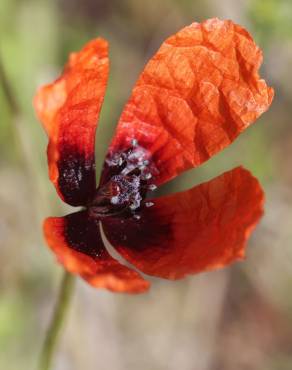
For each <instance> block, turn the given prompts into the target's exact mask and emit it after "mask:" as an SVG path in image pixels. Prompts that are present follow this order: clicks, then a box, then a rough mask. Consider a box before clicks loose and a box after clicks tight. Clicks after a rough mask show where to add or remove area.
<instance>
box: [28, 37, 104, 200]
mask: <svg viewBox="0 0 292 370" xmlns="http://www.w3.org/2000/svg"><path fill="white" fill-rule="evenodd" d="M108 72H109V59H108V44H107V42H106V41H105V40H103V39H96V40H93V41H91V42H89V43H88V44H87V45H85V47H84V48H83V49H82V50H81V51H80V52H78V53H72V54H71V55H70V58H69V61H68V64H67V65H66V67H65V70H64V72H63V74H62V75H61V77H60V78H58V79H57V80H56V81H55V82H53V83H52V84H49V85H46V86H43V87H42V88H40V90H39V91H38V93H37V95H36V97H35V100H34V106H35V109H36V112H37V114H38V117H39V119H40V121H41V122H42V124H43V126H44V128H45V130H46V132H47V134H48V137H49V145H48V151H47V152H48V163H49V175H50V179H51V181H52V182H53V183H54V185H55V187H56V189H57V191H58V193H59V195H60V197H61V198H62V199H63V200H64V201H65V202H67V203H69V204H71V205H73V206H78V205H85V204H86V203H87V201H88V199H90V198H91V197H92V195H93V193H94V190H95V187H96V186H95V185H96V184H95V158H94V143H95V130H96V126H97V121H98V116H99V112H100V109H101V105H102V102H103V98H104V95H105V89H106V84H107V79H108Z"/></svg>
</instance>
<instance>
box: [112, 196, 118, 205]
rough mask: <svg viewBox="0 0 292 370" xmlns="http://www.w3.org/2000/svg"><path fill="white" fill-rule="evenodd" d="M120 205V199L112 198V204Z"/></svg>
mask: <svg viewBox="0 0 292 370" xmlns="http://www.w3.org/2000/svg"><path fill="white" fill-rule="evenodd" d="M118 203H119V197H117V196H115V197H111V204H118Z"/></svg>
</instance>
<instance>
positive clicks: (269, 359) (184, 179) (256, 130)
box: [0, 0, 292, 370]
mask: <svg viewBox="0 0 292 370" xmlns="http://www.w3.org/2000/svg"><path fill="white" fill-rule="evenodd" d="M213 16H218V17H220V18H231V19H232V20H234V21H236V22H238V23H240V24H241V25H243V26H245V27H246V28H247V29H248V30H249V31H250V32H251V33H252V34H253V36H254V38H255V40H256V42H257V43H258V44H259V45H260V46H261V47H262V48H263V49H264V56H265V62H264V65H263V67H262V70H261V74H262V75H263V77H264V78H265V79H266V80H267V81H268V82H269V83H270V84H271V85H272V86H273V87H274V88H275V90H276V97H275V100H274V102H273V104H272V107H271V109H270V110H269V112H268V113H266V114H264V115H263V117H262V118H261V119H260V120H258V122H257V124H255V125H254V126H253V127H251V128H250V129H248V130H247V132H245V133H244V134H242V135H241V136H240V138H239V139H238V140H237V141H236V142H235V143H234V144H233V145H232V146H231V147H230V148H228V149H227V150H225V151H223V152H222V153H220V154H219V155H217V156H216V157H215V158H213V159H212V160H210V161H209V162H208V163H206V164H205V165H204V166H202V167H201V168H200V169H196V170H194V171H190V172H188V173H186V174H184V175H183V176H181V177H180V178H179V179H178V180H176V181H174V182H172V183H171V184H170V185H169V186H168V189H167V190H168V191H177V190H181V189H186V188H189V187H191V186H193V185H194V184H195V183H198V182H200V181H203V180H204V179H208V178H211V177H214V176H216V175H217V174H220V173H222V172H223V171H226V170H228V169H231V168H232V167H235V166H236V165H238V164H243V165H244V166H246V167H247V168H248V169H250V170H251V171H253V173H254V174H255V175H256V176H258V177H259V179H260V181H261V182H262V184H263V186H264V188H265V191H266V198H267V201H266V213H265V216H264V218H263V220H262V222H261V224H260V225H259V227H258V228H257V230H256V232H255V233H254V234H253V237H252V239H251V240H250V242H249V248H248V258H247V260H246V261H245V262H244V263H238V264H235V265H233V266H231V267H230V268H227V269H225V270H222V271H216V272H212V273H206V274H200V275H197V276H194V277H190V278H188V279H185V280H182V281H179V282H167V281H162V280H159V279H155V281H154V279H153V287H152V289H151V291H150V293H148V294H146V295H141V296H129V295H118V294H112V293H110V292H107V291H103V290H100V291H99V290H94V289H92V288H90V287H89V286H87V285H86V284H85V283H84V282H83V281H80V280H78V283H77V289H76V293H75V295H74V299H73V302H72V306H71V309H70V312H69V316H68V320H67V322H66V328H65V330H64V332H63V335H62V340H61V344H60V350H59V352H58V355H57V357H56V361H55V365H54V369H55V370H81V369H82V370H83V369H86V370H97V369H98V370H111V369H112V370H164V369H167V370H174V369H175V370H177V369H182V370H234V369H237V370H262V369H263V370H291V369H292V295H291V287H292V243H291V241H292V215H291V214H292V186H291V185H292V169H291V154H292V101H291V96H292V73H291V68H292V26H291V24H292V3H291V0H249V1H248V0H240V1H239V0H237V1H232V0H205V1H204V0H197V1H196V0H193V1H191V0H181V1H174V0H150V1H137V0H125V1H120V0H83V1H82V0H71V1H70V0H0V51H1V55H2V59H3V65H4V67H5V70H6V72H7V75H8V76H9V79H10V82H11V84H12V87H13V90H14V96H15V97H16V98H17V100H18V101H19V104H20V111H19V112H15V111H14V112H11V111H10V109H9V106H8V104H7V102H6V100H5V96H4V94H3V90H2V88H1V87H0V108H1V111H0V112H1V113H0V179H1V181H0V261H1V264H0V368H1V369H5V370H28V369H29V370H30V369H34V367H35V365H36V359H37V355H38V352H39V349H40V345H41V342H42V340H43V336H44V333H45V329H46V327H47V324H48V321H49V318H50V315H51V312H52V308H53V305H54V301H55V296H56V292H57V289H58V284H59V280H60V277H61V272H62V269H61V267H59V266H58V265H57V264H56V263H55V260H54V258H53V256H52V254H51V253H50V252H49V250H48V249H47V247H46V246H45V243H44V241H43V239H42V233H41V223H42V220H43V218H44V217H46V216H48V215H63V214H64V213H65V212H67V211H68V207H65V206H64V204H61V201H60V200H59V199H58V197H57V195H56V193H55V190H54V188H53V186H52V185H51V184H50V183H49V180H48V177H47V166H46V156H45V148H46V141H47V140H46V137H45V134H44V131H43V130H42V128H41V126H40V125H39V123H38V122H37V120H36V118H35V115H34V112H33V109H32V103H31V102H32V97H33V95H34V92H35V90H36V88H37V86H39V85H40V84H41V83H44V82H48V81H51V80H52V79H53V78H55V77H56V76H57V75H58V73H59V72H60V70H61V68H62V66H63V64H64V62H65V60H66V58H67V55H68V53H69V52H70V51H73V50H78V49H80V48H81V46H82V45H83V44H84V43H85V42H86V41H88V40H89V39H91V38H94V37H97V36H102V37H104V38H106V39H108V40H109V42H110V47H111V49H110V53H111V74H110V82H109V86H108V90H107V95H106V100H105V104H104V107H103V111H102V116H101V120H100V127H99V129H98V133H97V142H98V145H97V158H98V160H99V163H98V165H99V166H101V162H102V159H103V155H104V153H105V150H106V146H107V144H108V142H109V140H110V137H111V135H112V132H113V128H114V125H115V124H116V122H117V119H118V117H119V114H120V112H121V109H122V106H123V104H124V103H125V101H126V100H127V98H128V96H129V94H130V91H131V87H132V86H133V83H134V81H135V79H136V78H137V76H138V73H139V71H141V69H142V67H143V65H144V64H145V62H146V60H147V59H148V58H149V57H150V56H151V55H152V53H153V52H154V51H155V50H156V49H157V48H158V46H159V45H160V44H161V42H162V41H163V40H164V39H165V37H166V36H168V35H170V34H172V33H175V32H176V31H177V30H179V29H180V28H181V27H182V26H184V25H187V24H189V23H191V22H193V21H201V20H204V19H206V18H210V17H213ZM65 208H67V209H65Z"/></svg>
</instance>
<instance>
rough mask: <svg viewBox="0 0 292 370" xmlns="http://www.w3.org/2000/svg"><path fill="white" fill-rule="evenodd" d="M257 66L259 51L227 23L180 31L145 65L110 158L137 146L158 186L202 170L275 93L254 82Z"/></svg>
mask: <svg viewBox="0 0 292 370" xmlns="http://www.w3.org/2000/svg"><path fill="white" fill-rule="evenodd" d="M261 63H262V52H261V50H260V49H259V47H258V46H257V45H256V44H255V43H254V41H253V39H252V37H251V36H250V35H249V33H248V32H247V31H246V30H244V29H243V28H242V27H240V26H238V25H237V24H234V23H233V22H232V21H221V20H219V19H217V18H214V19H209V20H207V21H205V22H203V23H201V24H199V23H193V24H191V25H190V26H188V27H185V28H183V29H182V30H181V31H179V32H178V33H177V34H175V35H174V36H171V37H170V38H168V39H167V40H166V41H165V42H164V43H163V44H162V46H161V47H160V49H159V50H158V52H157V53H156V54H155V55H154V56H153V58H152V59H150V61H149V62H148V64H147V65H146V67H145V69H144V71H143V72H142V74H141V76H140V77H139V79H138V81H137V83H136V85H135V87H134V89H133V92H132V95H131V97H130V99H129V101H128V103H127V104H126V106H125V108H124V111H123V113H122V115H121V118H120V121H119V124H118V127H117V131H116V134H115V136H114V138H113V141H112V143H111V147H110V153H114V152H116V151H119V150H124V149H127V148H129V146H131V141H132V140H133V139H137V140H138V142H139V145H140V146H142V147H144V148H145V149H146V150H148V151H149V153H151V154H152V159H153V161H154V163H155V164H156V167H157V169H158V170H159V175H158V176H157V177H156V185H158V184H162V183H164V182H166V181H168V180H170V179H172V178H173V177H175V176H176V175H177V174H179V173H180V172H182V171H184V170H187V169H189V168H192V167H196V166H199V165H200V164H201V163H203V162H204V161H206V160H208V159H209V158H210V157H212V156H213V155H214V154H216V153H217V152H218V151H220V150H222V149H223V148H225V147H226V146H228V145H229V144H231V143H232V142H233V140H234V139H235V138H236V137H237V136H238V135H239V134H240V133H241V132H242V131H243V130H244V129H246V128H247V127H248V126H249V125H250V124H251V123H253V122H254V121H255V120H256V119H257V118H258V117H259V116H260V115H261V114H262V113H263V112H265V111H266V110H267V109H268V107H269V105H270V104H271V101H272V99H273V94H274V92H273V89H271V88H269V87H268V86H267V84H266V83H265V81H264V80H262V79H261V78H260V76H259V73H258V70H259V67H260V65H261Z"/></svg>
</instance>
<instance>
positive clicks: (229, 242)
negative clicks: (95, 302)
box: [102, 167, 264, 279]
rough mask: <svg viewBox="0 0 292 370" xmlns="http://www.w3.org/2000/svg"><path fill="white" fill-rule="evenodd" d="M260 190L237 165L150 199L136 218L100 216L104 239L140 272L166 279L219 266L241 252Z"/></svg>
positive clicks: (255, 217)
mask: <svg viewBox="0 0 292 370" xmlns="http://www.w3.org/2000/svg"><path fill="white" fill-rule="evenodd" d="M263 197H264V195H263V191H262V189H261V187H260V184H259V183H258V181H257V180H256V179H255V178H254V177H253V176H252V175H251V174H250V172H248V171H247V170H245V169H243V168H241V167H239V168H235V169H233V170H232V171H229V172H226V173H224V174H223V175H221V176H219V177H217V178H215V179H213V180H211V181H208V182H206V183H204V184H201V185H199V186H195V187H194V188H192V189H191V190H188V191H184V192H181V193H177V194H173V195H169V196H165V197H162V198H157V199H153V200H151V202H153V203H154V205H153V206H152V207H149V208H147V207H145V208H144V209H143V211H142V213H141V219H140V220H136V219H133V218H130V219H119V218H112V219H105V220H104V221H103V222H102V224H103V229H104V232H105V235H106V236H107V238H108V240H109V241H110V243H111V244H112V245H113V246H114V247H115V248H116V249H117V250H118V251H119V253H121V255H122V256H123V257H124V258H125V259H127V260H128V261H129V262H130V263H132V264H133V265H134V266H136V267H137V268H138V269H139V270H141V271H142V272H144V273H146V274H149V275H154V276H159V277H162V278H167V279H179V278H182V277H184V276H185V275H188V274H194V273H198V272H201V271H206V270H211V269H215V268H218V267H223V266H225V265H228V264H230V263H231V262H233V261H236V260H239V259H242V258H243V257H244V255H245V247H246V242H247V240H248V238H249V236H250V234H251V232H252V230H253V229H254V227H255V226H256V224H257V223H258V221H259V219H260V217H261V215H262V213H263Z"/></svg>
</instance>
